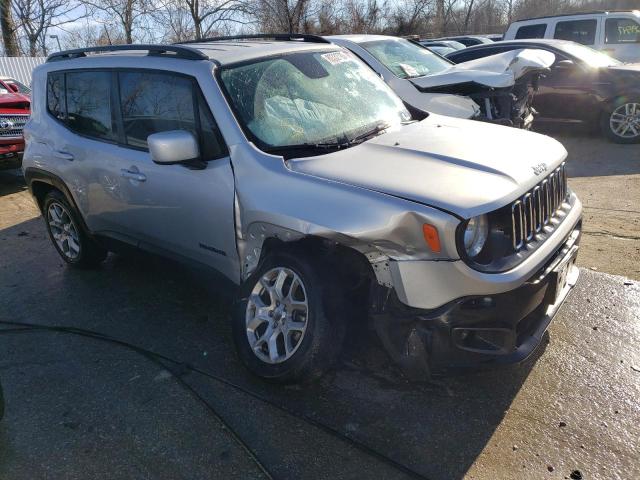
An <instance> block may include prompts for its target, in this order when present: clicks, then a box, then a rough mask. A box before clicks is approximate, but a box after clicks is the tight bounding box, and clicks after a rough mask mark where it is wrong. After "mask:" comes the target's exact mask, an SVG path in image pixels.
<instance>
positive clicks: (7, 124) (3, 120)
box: [0, 115, 29, 138]
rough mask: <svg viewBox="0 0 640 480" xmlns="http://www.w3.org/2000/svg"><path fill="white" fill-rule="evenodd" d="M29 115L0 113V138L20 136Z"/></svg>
mask: <svg viewBox="0 0 640 480" xmlns="http://www.w3.org/2000/svg"><path fill="white" fill-rule="evenodd" d="M27 120H29V115H0V138H10V137H20V136H22V130H23V129H24V126H25V124H26V123H27Z"/></svg>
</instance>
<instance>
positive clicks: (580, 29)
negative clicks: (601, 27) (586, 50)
mask: <svg viewBox="0 0 640 480" xmlns="http://www.w3.org/2000/svg"><path fill="white" fill-rule="evenodd" d="M597 24H598V22H597V20H569V21H566V22H558V23H557V24H556V31H555V33H554V35H553V38H557V39H559V40H571V41H572V42H577V43H581V44H583V45H593V44H594V43H595V41H596V26H597Z"/></svg>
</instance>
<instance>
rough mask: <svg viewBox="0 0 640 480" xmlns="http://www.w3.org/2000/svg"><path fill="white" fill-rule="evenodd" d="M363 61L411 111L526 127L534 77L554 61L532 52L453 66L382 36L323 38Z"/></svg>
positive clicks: (402, 41)
mask: <svg viewBox="0 0 640 480" xmlns="http://www.w3.org/2000/svg"><path fill="white" fill-rule="evenodd" d="M325 38H327V40H330V41H331V42H332V43H335V44H337V45H340V46H341V47H344V48H346V49H348V50H350V51H351V52H352V53H354V54H355V55H356V56H358V57H359V58H360V59H361V60H363V61H364V62H365V63H367V64H368V65H369V66H370V67H371V68H372V69H373V70H374V71H375V72H376V73H378V75H380V77H381V78H382V79H383V80H384V81H385V82H386V83H387V84H388V85H389V86H390V87H391V88H392V89H393V90H394V91H395V92H396V94H397V95H398V96H399V97H400V98H401V99H402V100H403V101H404V103H405V105H407V107H408V108H409V109H410V110H412V112H413V113H414V114H415V112H416V111H422V112H430V113H437V114H440V115H448V116H452V117H459V118H470V119H476V120H485V121H491V122H495V123H500V124H502V125H509V126H515V127H520V128H529V127H530V126H531V123H532V121H533V113H534V110H533V108H532V107H531V103H532V100H533V94H534V92H535V89H536V84H537V77H538V76H539V74H540V73H542V72H543V71H546V70H547V68H548V67H549V66H551V65H552V64H553V62H554V60H555V57H554V56H553V54H549V53H548V52H539V51H533V50H526V49H525V50H520V51H516V52H508V53H506V54H503V55H494V56H493V57H491V58H490V59H480V60H478V61H475V62H468V63H466V64H464V65H455V64H453V63H452V62H449V61H448V60H447V59H445V58H442V57H441V56H439V55H436V54H434V53H433V52H431V51H430V50H429V49H428V48H426V47H424V46H422V45H420V44H419V43H417V42H413V41H411V40H407V39H403V38H398V37H390V36H384V35H334V36H329V37H325Z"/></svg>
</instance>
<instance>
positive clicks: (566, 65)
mask: <svg viewBox="0 0 640 480" xmlns="http://www.w3.org/2000/svg"><path fill="white" fill-rule="evenodd" d="M575 65H576V64H575V63H573V60H560V61H559V62H558V63H556V64H555V65H554V67H555V68H558V69H560V70H568V69H570V68H573V67H575Z"/></svg>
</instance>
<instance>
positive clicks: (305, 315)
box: [233, 253, 345, 382]
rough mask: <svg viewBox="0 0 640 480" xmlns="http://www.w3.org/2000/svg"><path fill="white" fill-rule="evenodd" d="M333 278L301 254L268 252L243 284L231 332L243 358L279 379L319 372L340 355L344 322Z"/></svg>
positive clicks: (299, 378) (256, 369)
mask: <svg viewBox="0 0 640 480" xmlns="http://www.w3.org/2000/svg"><path fill="white" fill-rule="evenodd" d="M334 285H335V282H333V284H332V282H331V281H330V279H329V278H328V275H326V274H323V272H322V268H319V266H317V265H314V262H312V261H310V260H308V259H306V258H305V257H304V256H302V255H293V254H290V253H277V254H273V255H271V256H269V257H267V258H266V259H265V260H264V261H263V262H262V263H261V265H260V266H259V267H258V269H257V270H256V272H255V273H254V274H253V275H252V276H251V277H250V278H249V279H248V280H247V281H246V282H245V283H244V284H243V285H242V287H241V291H240V299H239V301H238V302H237V305H236V308H235V310H234V314H233V333H234V340H235V343H236V348H237V350H238V354H239V356H240V359H241V360H242V362H243V363H244V364H245V365H246V366H247V368H249V370H251V371H252V372H253V373H255V374H256V375H258V376H260V377H262V378H265V379H268V380H273V381H278V382H293V381H306V380H312V379H314V378H317V377H319V376H320V375H321V374H322V373H323V372H324V371H326V369H328V368H329V367H330V366H331V364H332V363H333V362H334V361H335V359H336V358H337V356H338V354H339V352H340V350H341V347H342V340H343V338H344V331H345V325H344V321H343V318H342V315H341V313H342V309H341V308H339V302H338V297H337V296H336V295H334V294H333V293H332V292H333V291H335V290H334Z"/></svg>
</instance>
